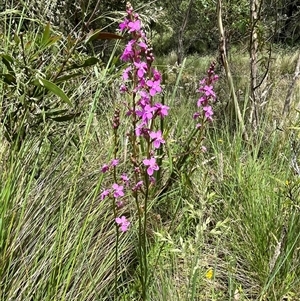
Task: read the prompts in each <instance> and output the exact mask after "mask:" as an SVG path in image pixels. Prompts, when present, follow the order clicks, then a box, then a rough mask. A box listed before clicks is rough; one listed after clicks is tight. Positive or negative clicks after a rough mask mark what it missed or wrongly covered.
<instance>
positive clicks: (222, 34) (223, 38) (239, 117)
mask: <svg viewBox="0 0 300 301" xmlns="http://www.w3.org/2000/svg"><path fill="white" fill-rule="evenodd" d="M217 19H218V27H219V34H220V48H219V51H220V57H221V63H222V65H223V67H224V70H225V73H226V78H227V82H228V86H229V89H230V98H231V102H230V103H229V110H230V111H231V110H232V108H233V111H234V115H233V118H234V119H236V120H237V123H238V124H239V126H240V128H241V130H242V133H243V137H244V139H245V140H248V136H247V133H246V128H245V124H244V120H243V116H242V114H241V110H240V107H239V103H238V99H237V96H236V93H235V87H234V82H233V78H232V74H231V71H230V67H229V63H228V59H227V53H226V36H225V32H224V28H223V21H222V0H218V3H217Z"/></svg>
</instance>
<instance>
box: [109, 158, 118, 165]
mask: <svg viewBox="0 0 300 301" xmlns="http://www.w3.org/2000/svg"><path fill="white" fill-rule="evenodd" d="M118 164H119V159H113V160H112V161H111V162H110V165H111V166H117V165H118Z"/></svg>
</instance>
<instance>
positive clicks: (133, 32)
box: [119, 3, 169, 177]
mask: <svg viewBox="0 0 300 301" xmlns="http://www.w3.org/2000/svg"><path fill="white" fill-rule="evenodd" d="M126 11H127V17H126V18H125V20H124V21H123V22H122V23H121V24H120V25H119V27H120V30H121V32H128V33H130V36H131V39H130V40H129V42H128V43H127V46H126V47H125V49H124V51H123V53H122V55H121V60H122V61H124V62H127V63H129V66H128V67H127V68H125V70H124V72H123V81H124V84H123V85H122V86H121V88H120V90H121V91H122V92H127V93H129V94H131V95H132V96H133V103H130V104H126V105H127V107H128V113H127V116H132V117H133V119H134V120H135V122H134V124H135V129H134V132H135V135H136V136H137V137H143V138H145V139H146V140H147V141H151V143H152V147H153V149H154V150H155V149H158V148H160V146H161V145H162V144H164V143H165V140H164V139H163V137H162V133H161V131H159V130H158V131H155V130H154V129H153V125H154V122H153V121H154V119H155V118H164V117H165V116H167V115H168V110H169V107H168V106H166V105H164V104H161V103H154V100H153V97H154V96H155V95H157V94H159V93H160V92H161V91H162V88H161V74H160V73H159V71H158V70H157V69H155V68H154V67H152V62H153V60H154V55H153V52H152V48H151V47H150V46H149V42H148V40H147V37H146V35H145V33H144V31H143V30H142V24H141V21H140V19H139V15H138V14H137V13H134V12H133V9H132V6H131V5H130V3H127V7H126ZM152 153H153V154H154V152H152ZM146 156H147V158H145V159H144V160H143V161H142V163H143V164H144V166H145V168H146V171H147V174H148V176H150V177H152V175H153V173H154V171H157V170H158V169H159V166H158V165H157V163H156V159H155V157H154V155H151V154H149V153H148V154H146Z"/></svg>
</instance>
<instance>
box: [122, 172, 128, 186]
mask: <svg viewBox="0 0 300 301" xmlns="http://www.w3.org/2000/svg"><path fill="white" fill-rule="evenodd" d="M121 180H122V181H123V182H124V183H125V184H128V182H129V178H128V176H127V175H126V174H125V173H123V174H122V175H121Z"/></svg>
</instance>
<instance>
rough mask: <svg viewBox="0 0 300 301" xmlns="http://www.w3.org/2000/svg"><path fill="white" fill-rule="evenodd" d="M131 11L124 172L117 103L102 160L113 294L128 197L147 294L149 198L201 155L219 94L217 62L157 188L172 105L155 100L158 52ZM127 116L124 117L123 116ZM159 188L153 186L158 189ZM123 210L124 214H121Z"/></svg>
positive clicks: (126, 28) (125, 57)
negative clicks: (109, 151)
mask: <svg viewBox="0 0 300 301" xmlns="http://www.w3.org/2000/svg"><path fill="white" fill-rule="evenodd" d="M126 12H127V15H126V17H125V19H124V21H123V22H121V24H120V25H119V28H120V31H121V32H122V33H123V34H124V35H125V36H128V37H129V38H128V43H127V45H126V46H125V48H124V51H123V53H122V55H121V57H120V59H121V60H122V61H123V62H124V63H125V66H124V70H123V73H122V82H123V83H122V85H121V87H120V92H121V93H122V94H123V99H124V101H123V103H122V104H123V106H124V108H125V111H126V118H128V119H129V120H130V122H129V124H130V126H129V127H128V128H127V129H126V136H127V138H128V149H129V153H130V156H129V158H130V159H129V161H128V162H124V163H125V164H124V166H126V168H127V170H126V173H124V172H123V173H122V175H120V174H119V172H118V171H119V163H120V161H121V160H122V158H120V152H119V145H118V144H119V128H120V126H121V123H122V122H121V121H120V119H121V117H120V111H121V110H119V109H116V110H115V113H114V117H113V121H112V128H113V133H114V152H113V158H112V161H111V162H110V163H108V164H104V165H103V167H102V172H103V173H107V172H110V173H111V175H112V177H111V178H112V179H113V183H110V184H109V187H110V188H106V189H104V190H103V191H102V193H101V196H100V199H101V200H104V199H107V198H109V199H111V201H112V207H113V213H114V219H115V225H116V232H117V235H116V246H115V298H117V285H118V257H119V254H118V244H119V239H120V235H121V233H122V232H126V231H127V230H128V229H129V227H130V225H131V223H130V221H129V217H128V213H127V214H125V213H124V208H126V207H124V206H125V203H126V202H128V201H129V200H132V199H133V200H134V203H135V206H136V212H137V219H138V260H139V268H140V275H139V276H140V277H139V279H140V281H141V297H142V300H147V290H148V286H149V272H148V269H149V267H148V259H147V255H148V242H147V226H148V210H149V208H148V207H149V200H150V199H151V198H156V197H157V196H162V195H163V194H164V193H163V192H166V191H168V189H169V188H170V186H171V185H172V184H173V182H174V181H175V179H176V176H177V175H178V171H181V170H182V168H183V167H184V166H185V164H186V163H187V162H188V161H187V158H188V157H189V156H192V155H193V154H194V156H193V158H192V160H193V159H195V157H196V155H197V150H198V149H199V148H201V147H202V145H201V144H202V140H203V135H204V134H203V133H204V128H205V125H206V124H207V123H208V122H211V121H212V116H213V110H212V106H211V103H212V102H213V101H214V100H215V98H216V96H215V93H214V91H213V84H214V82H215V81H216V80H217V76H216V75H214V64H212V65H211V67H210V69H209V70H208V75H207V77H206V78H205V79H203V80H202V81H201V82H200V87H199V90H198V91H199V92H200V93H201V95H200V98H199V99H198V102H197V108H198V109H197V112H196V113H195V114H194V115H193V118H194V120H195V126H194V128H193V129H192V130H191V134H190V136H189V137H188V139H187V141H186V144H185V146H184V152H183V155H181V156H180V157H179V160H178V161H177V166H176V167H175V169H174V171H172V172H171V174H170V175H169V178H168V179H167V181H166V182H165V185H164V187H163V188H162V190H160V193H159V195H157V191H159V189H158V187H157V186H159V185H160V184H161V183H160V181H158V177H159V174H160V169H161V166H159V164H158V162H161V157H162V155H163V153H164V147H163V146H164V144H165V138H164V133H163V129H162V127H161V124H162V121H163V119H164V118H165V117H166V116H167V115H168V113H169V107H168V106H167V105H165V104H163V103H160V102H157V101H156V99H157V97H156V96H157V95H159V94H160V93H161V91H162V88H161V79H162V77H161V74H160V72H159V71H158V70H157V69H156V68H154V67H153V61H154V55H153V51H152V48H151V46H150V43H149V41H148V39H147V37H146V34H145V32H144V31H143V29H142V22H141V20H140V17H139V15H138V14H137V13H135V12H134V11H133V8H132V6H131V4H130V3H127V6H126ZM122 118H124V117H122ZM154 188H155V189H154ZM121 212H122V213H123V214H121Z"/></svg>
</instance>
